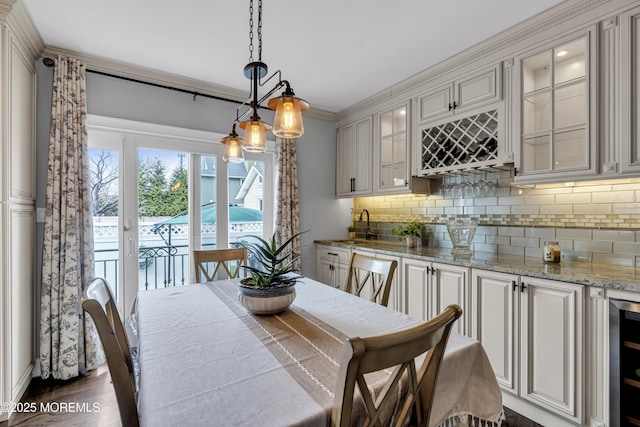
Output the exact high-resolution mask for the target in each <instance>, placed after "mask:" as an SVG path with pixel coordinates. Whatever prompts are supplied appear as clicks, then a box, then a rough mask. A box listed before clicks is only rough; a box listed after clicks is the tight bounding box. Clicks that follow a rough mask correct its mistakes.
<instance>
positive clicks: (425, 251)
mask: <svg viewBox="0 0 640 427" xmlns="http://www.w3.org/2000/svg"><path fill="white" fill-rule="evenodd" d="M315 243H318V244H322V245H330V246H340V247H344V248H349V249H357V250H362V251H372V252H378V253H383V254H387V255H395V256H401V257H405V258H414V259H421V260H425V261H434V262H442V263H445V264H451V265H459V266H463V267H471V268H481V269H484V270H491V271H497V272H501V273H511V274H517V275H523V276H530V277H538V278H542V279H551V280H559V281H563V282H570V283H578V284H581V285H587V286H596V287H601V288H607V289H620V290H625V291H632V292H640V269H637V268H635V267H624V266H619V265H610V264H592V263H589V262H580V261H562V262H561V263H559V264H545V263H544V262H543V261H542V259H539V258H532V257H524V256H517V255H498V254H493V253H487V252H474V254H473V256H472V257H471V259H457V258H456V259H454V257H453V256H452V255H451V249H446V248H432V247H418V248H407V247H406V246H405V245H404V244H402V243H394V242H388V241H382V240H362V239H349V240H346V239H345V240H316V241H315Z"/></svg>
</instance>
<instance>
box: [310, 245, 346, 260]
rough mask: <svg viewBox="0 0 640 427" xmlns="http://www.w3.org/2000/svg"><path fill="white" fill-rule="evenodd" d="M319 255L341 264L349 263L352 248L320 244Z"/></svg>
mask: <svg viewBox="0 0 640 427" xmlns="http://www.w3.org/2000/svg"><path fill="white" fill-rule="evenodd" d="M318 256H319V257H320V258H323V259H328V260H331V261H335V262H339V263H341V264H348V263H349V258H350V257H351V250H349V249H344V248H337V247H335V246H318Z"/></svg>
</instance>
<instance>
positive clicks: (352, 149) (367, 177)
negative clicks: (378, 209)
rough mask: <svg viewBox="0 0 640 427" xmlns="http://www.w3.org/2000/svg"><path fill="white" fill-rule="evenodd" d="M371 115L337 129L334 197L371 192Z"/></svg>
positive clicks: (353, 195)
mask: <svg viewBox="0 0 640 427" xmlns="http://www.w3.org/2000/svg"><path fill="white" fill-rule="evenodd" d="M372 143H373V135H372V118H371V117H370V116H368V117H365V118H364V119H361V120H358V121H356V122H354V123H350V124H347V125H345V126H341V127H340V128H338V133H337V147H336V196H337V197H355V196H361V195H364V194H370V193H371V192H372V188H373V186H372V184H373V173H372V169H373V159H372V148H371V147H372V145H373V144H372Z"/></svg>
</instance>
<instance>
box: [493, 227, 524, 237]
mask: <svg viewBox="0 0 640 427" xmlns="http://www.w3.org/2000/svg"><path fill="white" fill-rule="evenodd" d="M498 236H515V237H523V236H524V228H523V227H500V228H498Z"/></svg>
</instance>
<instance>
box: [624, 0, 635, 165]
mask: <svg viewBox="0 0 640 427" xmlns="http://www.w3.org/2000/svg"><path fill="white" fill-rule="evenodd" d="M620 40H621V43H620V61H621V67H620V78H621V80H620V87H621V88H622V90H621V93H620V97H621V100H622V106H623V107H622V109H621V113H622V114H621V115H622V129H621V136H622V137H621V144H622V149H621V153H620V154H621V161H620V170H621V172H622V173H638V172H640V7H637V8H635V9H632V10H630V11H628V12H625V13H623V14H622V15H621V18H620Z"/></svg>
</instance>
